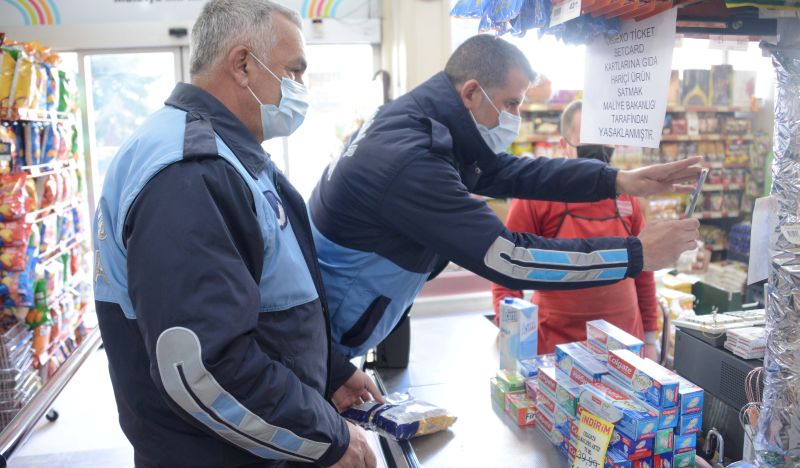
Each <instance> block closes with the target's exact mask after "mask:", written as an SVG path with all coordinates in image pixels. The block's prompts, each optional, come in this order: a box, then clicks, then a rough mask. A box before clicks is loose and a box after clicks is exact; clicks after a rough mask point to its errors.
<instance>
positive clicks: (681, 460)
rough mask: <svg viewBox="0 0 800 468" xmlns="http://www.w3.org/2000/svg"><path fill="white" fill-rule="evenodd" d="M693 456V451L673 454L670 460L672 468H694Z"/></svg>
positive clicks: (694, 453)
mask: <svg viewBox="0 0 800 468" xmlns="http://www.w3.org/2000/svg"><path fill="white" fill-rule="evenodd" d="M695 455H696V452H695V451H694V450H692V451H690V452H683V453H676V454H674V455H673V459H672V468H689V467H691V468H694V457H695Z"/></svg>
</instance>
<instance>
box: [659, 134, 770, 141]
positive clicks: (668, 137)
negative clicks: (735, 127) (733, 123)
mask: <svg viewBox="0 0 800 468" xmlns="http://www.w3.org/2000/svg"><path fill="white" fill-rule="evenodd" d="M754 138H755V137H754V136H753V135H750V134H748V135H720V134H708V135H661V141H662V142H664V141H668V142H672V141H736V140H752V139H754Z"/></svg>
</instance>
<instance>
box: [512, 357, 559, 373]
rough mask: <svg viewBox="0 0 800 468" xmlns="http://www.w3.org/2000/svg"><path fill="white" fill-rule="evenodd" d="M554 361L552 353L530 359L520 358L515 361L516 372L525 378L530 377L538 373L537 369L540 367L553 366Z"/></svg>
mask: <svg viewBox="0 0 800 468" xmlns="http://www.w3.org/2000/svg"><path fill="white" fill-rule="evenodd" d="M555 362H556V357H555V355H554V354H552V353H550V354H543V355H541V356H536V357H533V358H530V359H521V360H519V361H517V372H519V373H520V374H522V376H523V377H525V378H526V379H532V378H534V377H536V376H537V375H538V374H539V369H541V368H542V367H553V366H554V365H555Z"/></svg>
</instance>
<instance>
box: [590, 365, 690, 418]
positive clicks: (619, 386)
mask: <svg viewBox="0 0 800 468" xmlns="http://www.w3.org/2000/svg"><path fill="white" fill-rule="evenodd" d="M602 382H603V383H604V384H606V385H608V386H609V387H611V388H613V389H614V390H616V391H618V392H621V393H624V394H626V395H629V396H630V397H631V398H632V399H633V401H635V402H636V403H639V404H640V405H642V406H644V407H645V408H646V409H647V410H648V411H650V412H651V413H655V414H656V415H658V429H672V428H675V427H677V426H678V407H677V406H676V407H674V408H656V407H655V406H653V405H650V404H648V403H647V402H645V401H644V400H642V399H640V398H637V397H636V395H635V394H633V392H632V391H630V389H629V388H628V387H627V386H626V385H625V384H624V383H622V382H621V381H620V380H618V379H617V378H616V377H614V376H613V375H611V374H609V375H604V376H603V379H602Z"/></svg>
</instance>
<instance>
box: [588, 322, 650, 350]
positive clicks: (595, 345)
mask: <svg viewBox="0 0 800 468" xmlns="http://www.w3.org/2000/svg"><path fill="white" fill-rule="evenodd" d="M586 338H587V346H588V347H589V349H591V350H592V351H593V352H594V353H596V354H599V355H601V356H604V355H607V354H608V352H609V351H612V350H615V349H627V350H628V351H631V352H632V353H634V354H636V355H639V356H641V355H642V352H643V349H644V343H643V342H642V340H640V339H638V338H636V337H635V336H633V335H631V334H630V333H628V332H626V331H625V330H622V329H621V328H619V327H616V326H614V325H612V324H610V323H608V322H606V321H605V320H592V321H591V322H586Z"/></svg>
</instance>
